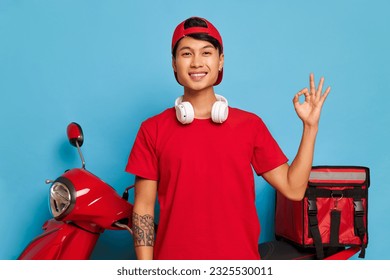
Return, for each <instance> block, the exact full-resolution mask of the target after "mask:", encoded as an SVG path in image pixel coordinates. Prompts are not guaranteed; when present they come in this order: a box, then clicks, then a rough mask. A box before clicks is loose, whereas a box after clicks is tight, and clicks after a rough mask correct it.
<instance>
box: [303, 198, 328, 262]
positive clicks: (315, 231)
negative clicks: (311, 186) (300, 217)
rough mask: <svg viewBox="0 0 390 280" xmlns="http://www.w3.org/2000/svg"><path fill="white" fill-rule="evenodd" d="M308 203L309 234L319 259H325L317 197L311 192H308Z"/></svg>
mask: <svg viewBox="0 0 390 280" xmlns="http://www.w3.org/2000/svg"><path fill="white" fill-rule="evenodd" d="M307 203H308V207H307V213H308V217H309V232H310V235H311V237H312V238H313V241H314V246H315V248H316V254H317V258H318V259H323V258H324V247H323V245H322V239H321V234H320V230H319V228H318V218H317V202H316V197H315V195H313V194H312V192H310V191H308V196H307Z"/></svg>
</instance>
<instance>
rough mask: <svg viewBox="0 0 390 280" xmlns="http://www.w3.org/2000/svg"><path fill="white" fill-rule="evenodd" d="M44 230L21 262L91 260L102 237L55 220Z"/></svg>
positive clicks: (29, 246) (44, 227) (22, 257)
mask: <svg viewBox="0 0 390 280" xmlns="http://www.w3.org/2000/svg"><path fill="white" fill-rule="evenodd" d="M42 228H43V230H44V232H43V233H42V234H41V235H39V236H37V237H36V238H35V239H34V240H32V241H31V242H30V244H28V246H27V247H26V248H25V249H24V251H23V252H22V254H21V255H20V256H19V257H18V259H19V260H85V259H89V258H90V256H91V253H92V250H93V248H94V247H95V245H96V242H97V240H98V238H99V236H100V233H92V232H89V231H86V230H84V229H82V228H80V227H77V226H76V225H73V224H71V223H64V222H60V221H56V220H55V219H51V220H48V221H46V222H45V224H44V225H43V226H42Z"/></svg>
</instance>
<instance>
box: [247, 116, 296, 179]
mask: <svg viewBox="0 0 390 280" xmlns="http://www.w3.org/2000/svg"><path fill="white" fill-rule="evenodd" d="M256 132H257V134H256V136H255V143H254V150H253V155H252V161H251V163H252V166H253V168H254V170H255V172H256V174H257V175H259V176H260V175H262V174H263V173H265V172H267V171H270V170H272V169H274V168H276V167H278V166H280V165H282V164H284V163H286V162H287V161H288V158H287V157H286V156H285V154H284V153H283V151H282V150H281V148H280V147H279V145H278V143H277V142H276V141H275V139H274V138H273V137H272V135H271V133H270V132H269V130H268V128H267V127H266V125H265V124H264V122H263V121H262V120H261V119H259V120H258V123H257V128H256Z"/></svg>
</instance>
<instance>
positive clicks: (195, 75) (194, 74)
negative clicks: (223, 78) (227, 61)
mask: <svg viewBox="0 0 390 280" xmlns="http://www.w3.org/2000/svg"><path fill="white" fill-rule="evenodd" d="M190 75H191V76H193V77H203V76H206V73H192V74H190Z"/></svg>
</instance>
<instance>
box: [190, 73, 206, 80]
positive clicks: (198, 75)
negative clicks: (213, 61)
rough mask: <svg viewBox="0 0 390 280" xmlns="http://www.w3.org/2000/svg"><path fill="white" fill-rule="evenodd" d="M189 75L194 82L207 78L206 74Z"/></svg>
mask: <svg viewBox="0 0 390 280" xmlns="http://www.w3.org/2000/svg"><path fill="white" fill-rule="evenodd" d="M189 75H190V77H191V79H193V80H200V79H202V78H203V77H205V76H206V75H207V73H206V72H201V73H190V74H189Z"/></svg>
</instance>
